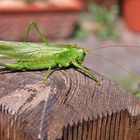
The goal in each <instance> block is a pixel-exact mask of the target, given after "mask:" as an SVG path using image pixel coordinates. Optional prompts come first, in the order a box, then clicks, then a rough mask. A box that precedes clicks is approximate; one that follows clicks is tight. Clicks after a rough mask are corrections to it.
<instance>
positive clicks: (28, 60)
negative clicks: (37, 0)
mask: <svg viewBox="0 0 140 140" xmlns="http://www.w3.org/2000/svg"><path fill="white" fill-rule="evenodd" d="M32 25H33V27H35V29H36V31H37V33H38V34H39V35H40V37H41V39H42V41H43V43H26V42H8V41H0V55H1V59H3V58H4V59H5V58H7V59H12V60H15V62H14V63H0V66H4V67H5V68H7V69H10V70H21V71H26V70H45V69H47V70H48V73H47V76H46V78H48V76H49V75H50V74H51V73H52V72H53V71H54V70H55V69H57V68H67V67H70V66H75V67H77V68H79V69H81V70H82V71H83V72H85V73H86V74H88V75H89V76H91V77H92V78H93V80H95V81H96V82H97V83H98V84H99V81H98V80H97V78H96V77H95V76H94V74H92V72H91V71H89V70H88V69H86V68H85V67H83V66H81V64H82V62H83V61H84V58H85V56H86V54H87V53H88V52H89V51H88V50H86V49H84V48H79V47H77V46H76V45H73V44H50V43H48V41H47V40H46V38H45V36H44V35H43V34H42V33H41V32H40V30H39V28H38V26H37V24H36V23H35V22H32V23H31V24H30V26H29V28H28V31H27V34H26V39H25V40H27V38H28V35H29V32H30V29H31V27H32Z"/></svg>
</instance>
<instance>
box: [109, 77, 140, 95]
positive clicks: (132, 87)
mask: <svg viewBox="0 0 140 140" xmlns="http://www.w3.org/2000/svg"><path fill="white" fill-rule="evenodd" d="M111 79H114V81H118V83H120V84H121V85H122V86H123V87H124V88H126V89H127V90H128V91H130V92H132V93H133V94H134V95H135V96H137V97H139V98H140V81H139V78H137V77H136V76H133V75H129V76H126V77H123V78H118V77H116V76H112V78H111Z"/></svg>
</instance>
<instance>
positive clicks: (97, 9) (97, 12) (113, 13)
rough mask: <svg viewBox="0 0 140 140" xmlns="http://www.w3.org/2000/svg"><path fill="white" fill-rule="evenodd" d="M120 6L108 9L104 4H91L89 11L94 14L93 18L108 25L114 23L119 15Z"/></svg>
mask: <svg viewBox="0 0 140 140" xmlns="http://www.w3.org/2000/svg"><path fill="white" fill-rule="evenodd" d="M118 11H119V10H118V6H116V5H114V6H112V8H111V10H108V9H107V8H105V7H104V6H99V5H96V4H91V5H90V6H89V12H90V13H91V14H93V19H94V20H95V21H96V22H98V23H100V24H102V25H106V26H108V25H109V24H112V22H114V20H115V19H116V17H117V15H118Z"/></svg>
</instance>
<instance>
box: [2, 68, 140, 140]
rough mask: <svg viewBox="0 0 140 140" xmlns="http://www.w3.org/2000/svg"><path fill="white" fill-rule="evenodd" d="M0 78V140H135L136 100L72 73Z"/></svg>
mask: <svg viewBox="0 0 140 140" xmlns="http://www.w3.org/2000/svg"><path fill="white" fill-rule="evenodd" d="M45 74H46V71H36V72H17V73H5V74H0V104H1V108H0V140H7V139H8V140H37V139H40V140H55V139H57V140H58V139H59V140H81V139H82V140H139V139H140V100H139V99H137V98H135V97H134V96H133V95H131V94H130V93H128V92H127V91H125V90H124V89H122V88H121V87H119V86H118V85H117V84H116V83H113V82H112V81H110V80H109V79H107V78H105V77H103V76H101V75H99V74H97V77H98V78H99V79H100V80H101V81H102V84H101V85H100V86H98V85H96V83H95V82H94V81H93V80H92V79H91V78H89V77H88V76H86V75H84V74H82V73H81V72H78V71H76V70H74V69H72V68H71V69H66V70H59V71H56V72H54V73H53V74H52V75H51V76H50V78H49V80H48V82H47V83H44V82H43V79H44V75H45Z"/></svg>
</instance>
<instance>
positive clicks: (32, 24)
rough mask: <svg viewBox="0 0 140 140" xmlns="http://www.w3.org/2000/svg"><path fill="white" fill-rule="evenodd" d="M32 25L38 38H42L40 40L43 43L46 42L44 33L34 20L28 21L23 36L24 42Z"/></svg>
mask: <svg viewBox="0 0 140 140" xmlns="http://www.w3.org/2000/svg"><path fill="white" fill-rule="evenodd" d="M32 27H34V28H35V30H36V32H37V33H38V35H39V36H40V38H41V39H42V41H43V42H44V43H45V44H48V40H47V39H46V38H45V36H44V34H43V33H42V32H41V31H40V29H39V27H38V25H37V23H36V22H34V21H31V22H30V23H29V26H28V28H27V31H26V33H25V36H24V41H25V42H27V41H28V38H29V33H30V31H31V29H32Z"/></svg>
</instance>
